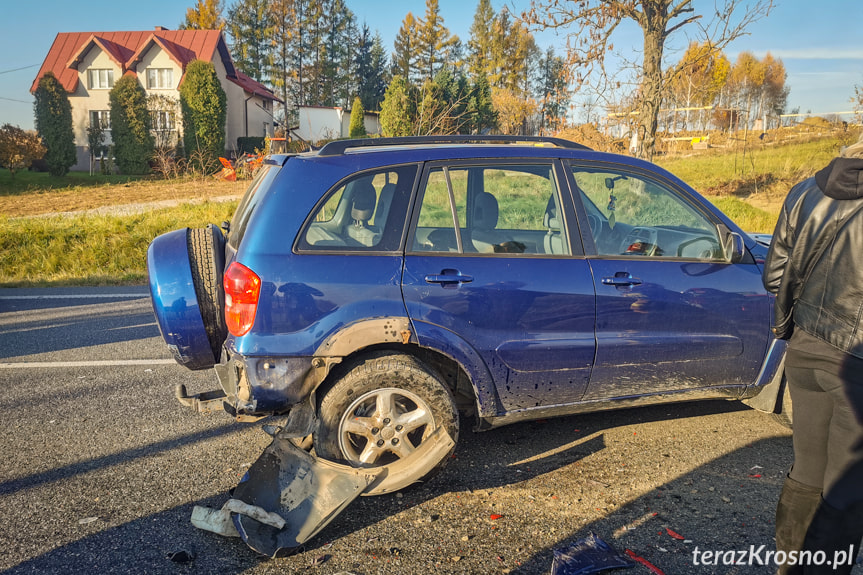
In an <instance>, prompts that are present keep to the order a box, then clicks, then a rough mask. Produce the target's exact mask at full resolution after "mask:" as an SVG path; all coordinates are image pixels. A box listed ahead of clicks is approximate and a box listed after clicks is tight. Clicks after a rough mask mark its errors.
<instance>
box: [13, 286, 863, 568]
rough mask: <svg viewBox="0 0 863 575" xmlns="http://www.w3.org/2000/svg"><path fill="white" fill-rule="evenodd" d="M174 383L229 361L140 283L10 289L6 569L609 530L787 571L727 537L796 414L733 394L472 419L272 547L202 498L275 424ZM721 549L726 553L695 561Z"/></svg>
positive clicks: (688, 564) (545, 558)
mask: <svg viewBox="0 0 863 575" xmlns="http://www.w3.org/2000/svg"><path fill="white" fill-rule="evenodd" d="M176 383H185V384H186V385H187V387H188V388H189V390H190V392H193V393H194V392H197V391H204V390H207V389H212V388H213V387H215V378H214V376H213V374H212V373H210V372H208V371H205V372H190V371H187V370H185V369H184V368H182V367H180V366H178V365H176V364H175V363H174V362H173V361H172V360H171V359H170V356H169V355H168V353H167V350H166V349H165V347H164V346H163V345H162V343H161V339H160V337H159V333H158V329H157V327H156V325H155V320H154V318H153V315H152V311H151V309H150V304H149V300H148V299H147V298H146V293H145V290H144V289H142V288H109V289H63V290H59V289H47V290H0V409H2V428H3V433H2V434H0V450H2V454H3V463H2V466H0V517H2V519H3V520H2V521H0V571H2V572H3V573H15V574H17V573H146V574H150V573H168V574H173V573H221V574H231V573H253V574H258V573H285V572H309V573H339V572H349V573H356V574H371V573H426V572H438V573H524V574H528V573H537V574H538V573H549V570H550V567H551V562H552V549H555V548H559V547H561V546H565V545H566V544H568V543H571V542H572V541H574V540H576V539H579V538H581V537H585V536H586V535H587V534H588V533H590V532H595V533H597V534H598V535H599V536H600V537H602V538H603V539H604V540H605V541H607V542H609V543H610V544H611V545H612V546H613V547H615V548H616V549H618V550H621V551H622V550H623V549H624V548H630V549H632V550H633V551H634V552H635V553H637V554H638V555H640V556H641V557H644V558H646V559H648V560H649V561H651V562H652V563H653V564H655V565H656V566H657V567H658V568H660V569H662V570H663V571H664V572H665V573H667V574H669V575H671V574H675V573H698V574H702V573H704V574H706V573H722V574H728V573H741V574H743V573H746V574H750V573H751V574H759V575H761V574H763V575H767V574H769V573H773V572H774V568H773V567H771V566H758V565H729V564H727V557H728V555H727V553H728V552H734V553H735V554H739V552H741V551H749V550H750V546H752V547H753V548H754V550H755V551H757V550H758V548H759V547H760V546H761V545H764V546H765V549H772V546H773V537H772V533H773V514H774V509H775V504H776V499H777V498H778V494H779V489H780V487H781V482H782V478H783V477H784V474H785V472H786V470H787V468H788V466H789V465H790V462H791V440H790V432H788V431H787V430H786V429H784V428H782V427H781V426H779V425H778V424H776V423H774V422H772V420H770V419H769V418H768V417H766V416H764V415H762V414H759V413H757V412H754V411H751V410H749V409H747V408H745V407H743V406H741V405H739V404H737V403H734V402H702V403H694V404H685V405H673V406H661V407H652V408H640V409H630V410H623V411H616V412H606V413H600V414H590V415H584V416H579V417H567V418H560V419H554V420H549V421H540V422H533V423H525V424H518V425H513V426H509V427H505V428H501V429H498V430H493V431H490V432H485V433H481V434H477V433H473V432H472V431H470V422H463V424H462V434H461V438H460V440H459V445H458V448H457V450H456V454H455V456H454V458H453V459H452V460H451V462H450V464H449V465H448V467H447V468H446V469H445V470H444V471H443V473H442V474H441V475H440V476H438V477H437V478H436V479H435V480H433V481H432V482H430V483H428V484H426V485H420V486H415V487H412V488H409V489H407V490H405V491H404V492H402V493H399V494H394V495H387V496H382V497H373V498H361V499H360V500H358V501H356V502H354V503H353V504H352V505H351V506H350V507H349V508H348V509H347V510H346V511H345V512H344V513H343V514H342V515H340V516H339V517H337V518H336V519H335V520H334V521H333V522H332V523H331V524H330V525H329V526H328V527H327V528H326V529H325V530H324V531H323V532H322V533H321V534H320V535H319V536H318V537H317V538H315V539H313V540H312V541H311V542H310V543H309V545H308V546H307V548H306V549H305V550H304V551H302V552H301V553H298V554H296V555H294V556H292V557H288V558H285V559H278V560H263V559H261V558H260V557H258V556H256V555H255V553H254V552H252V551H251V550H250V549H248V548H247V547H246V546H245V545H244V544H243V543H242V542H241V541H239V540H236V539H225V538H222V537H219V536H217V535H213V534H211V533H207V532H202V531H198V530H196V529H195V528H194V527H193V526H192V525H191V524H190V522H189V517H190V514H191V510H192V507H193V506H194V505H207V506H210V507H221V505H222V504H223V503H224V501H225V500H226V499H227V498H228V491H229V490H230V489H231V488H232V487H234V486H235V485H236V484H237V482H238V480H239V479H240V477H242V475H243V474H244V473H245V470H246V469H247V468H248V466H249V465H250V464H251V463H252V462H254V461H255V460H256V459H257V457H258V456H259V455H260V453H261V451H262V450H263V449H264V447H265V446H266V445H267V444H268V443H269V437H268V436H267V435H266V434H264V433H263V432H262V431H261V424H238V423H234V422H233V421H232V420H231V419H230V418H229V417H228V416H227V415H225V414H212V415H208V416H202V415H197V414H195V413H192V412H191V411H190V410H188V409H186V408H184V407H182V406H180V405H179V403H177V402H176V401H175V400H174V399H173V392H172V390H173V386H174V384H176ZM669 529H670V530H671V531H669ZM672 533H673V534H680V535H681V536H682V537H683V539H682V540H681V539H678V538H675V537H674V536H673V534H672ZM706 550H710V551H721V552H723V553H726V555H725V556H723V558H722V559H720V560H719V561H718V564H713V565H708V566H705V565H703V562H704V560H703V555H701V556H700V557H701V562H700V563H702V564H698V565H695V564H694V563H695V559H696V557H698V556H697V555H694V553H695V552H696V551H698V553H703V552H704V551H706ZM182 551H185V552H187V553H188V554H189V555H194V559H192V560H191V561H187V562H175V561H173V560H172V559H171V558H170V556H171V554H173V553H176V552H182ZM748 557H749V558H750V559H752V558H751V555H750V556H748ZM763 557H764V553H763V552H762V553H761V554H760V555H756V556H755V557H754V559H752V560H754V561H756V562H757V561H758V559H759V558H763ZM711 562H716V560H715V559H714V560H713V561H711ZM629 572H631V573H644V574H647V573H649V572H650V571H648V569H647V568H646V567H643V566H637V567H635V568H634V569H633V570H631V571H629ZM856 573H863V568H859V567H858V568H857V569H856V570H855V574H856Z"/></svg>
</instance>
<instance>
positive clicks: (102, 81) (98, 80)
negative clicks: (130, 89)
mask: <svg viewBox="0 0 863 575" xmlns="http://www.w3.org/2000/svg"><path fill="white" fill-rule="evenodd" d="M87 76H88V78H89V80H90V89H91V90H110V89H111V88H113V87H114V70H111V69H96V70H92V69H91V70H87Z"/></svg>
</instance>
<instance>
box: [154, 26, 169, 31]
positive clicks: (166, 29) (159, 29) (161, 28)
mask: <svg viewBox="0 0 863 575" xmlns="http://www.w3.org/2000/svg"><path fill="white" fill-rule="evenodd" d="M167 31H168V28H165V27H164V26H156V32H167Z"/></svg>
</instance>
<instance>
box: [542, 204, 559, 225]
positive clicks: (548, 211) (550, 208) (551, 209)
mask: <svg viewBox="0 0 863 575" xmlns="http://www.w3.org/2000/svg"><path fill="white" fill-rule="evenodd" d="M542 223H543V224H544V225H545V227H546V228H548V230H549V231H558V230H560V220H559V219H558V218H557V206H556V205H555V203H554V196H551V197H550V198H548V204H546V206H545V215H544V216H543V217H542Z"/></svg>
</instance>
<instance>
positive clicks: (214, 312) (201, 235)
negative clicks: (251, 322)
mask: <svg viewBox="0 0 863 575" xmlns="http://www.w3.org/2000/svg"><path fill="white" fill-rule="evenodd" d="M187 241H188V245H189V266H190V268H191V270H192V283H193V284H194V286H195V295H196V297H197V300H198V308H199V309H200V311H201V319H202V320H203V322H204V328H205V329H206V330H207V339H208V340H209V342H210V347H211V349H212V350H213V358H214V359H215V361H216V363H218V362H219V358H220V357H221V355H222V344H223V343H224V342H225V339H226V338H227V337H228V327H227V325H226V323H225V290H224V289H223V279H222V274H223V273H224V270H225V237H224V236H223V235H222V231H221V230H220V229H219V228H218V227H216V226H215V225H213V224H210V225H208V226H207V227H206V228H198V229H190V230H189V233H188V235H187Z"/></svg>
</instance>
